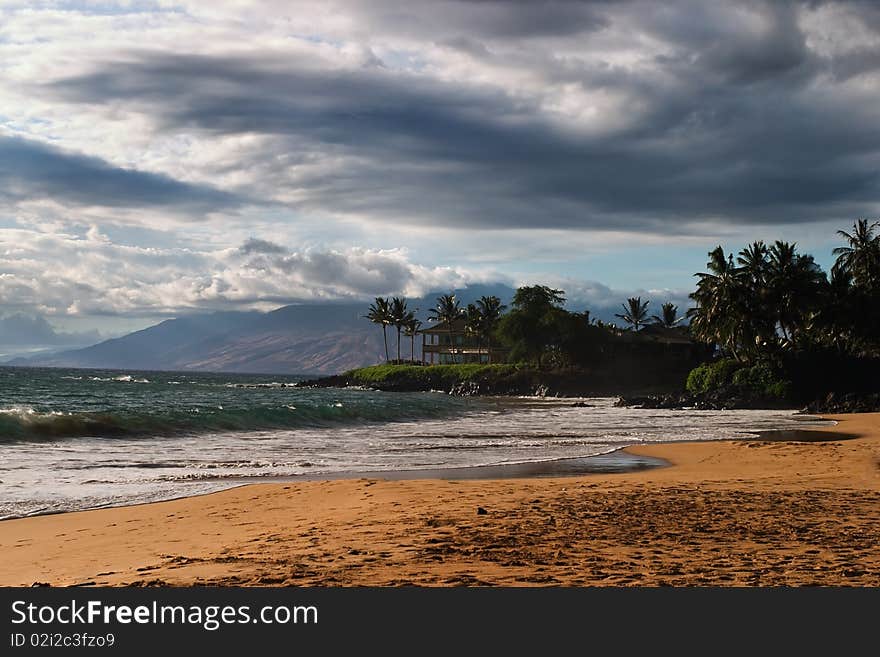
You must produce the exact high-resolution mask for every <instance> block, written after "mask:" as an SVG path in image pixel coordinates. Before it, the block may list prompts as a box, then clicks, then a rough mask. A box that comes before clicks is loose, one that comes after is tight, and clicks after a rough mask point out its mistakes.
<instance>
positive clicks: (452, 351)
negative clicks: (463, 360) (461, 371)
mask: <svg viewBox="0 0 880 657" xmlns="http://www.w3.org/2000/svg"><path fill="white" fill-rule="evenodd" d="M449 354H450V357H451V358H452V364H453V365H455V363H456V362H457V361H456V358H455V339H454V338H453V335H452V324H450V325H449Z"/></svg>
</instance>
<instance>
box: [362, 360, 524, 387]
mask: <svg viewBox="0 0 880 657" xmlns="http://www.w3.org/2000/svg"><path fill="white" fill-rule="evenodd" d="M519 369H520V368H519V367H517V366H516V365H479V364H476V363H475V364H467V365H373V366H371V367H362V368H359V369H356V370H351V371H350V372H346V373H345V374H344V376H345V377H346V378H347V379H348V380H349V381H350V382H351V383H352V384H354V385H361V386H365V387H387V386H392V387H400V386H405V387H414V388H415V387H417V388H420V389H437V390H440V389H446V388H448V387H449V386H452V385H455V384H458V383H468V382H477V383H481V382H486V381H494V380H497V379H499V378H501V377H505V376H509V375H511V374H514V373H516V372H517V371H518V370H519Z"/></svg>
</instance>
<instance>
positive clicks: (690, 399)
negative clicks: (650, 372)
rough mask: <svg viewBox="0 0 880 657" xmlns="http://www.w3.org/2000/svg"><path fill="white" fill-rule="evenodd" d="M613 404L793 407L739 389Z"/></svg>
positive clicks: (676, 407) (622, 400)
mask: <svg viewBox="0 0 880 657" xmlns="http://www.w3.org/2000/svg"><path fill="white" fill-rule="evenodd" d="M615 406H619V407H622V406H632V407H636V408H665V409H672V410H680V409H684V408H693V409H697V410H713V411H723V410H732V409H769V408H772V409H776V408H793V406H792V404H791V402H787V401H782V400H778V399H767V398H766V397H762V396H758V395H751V394H748V393H744V392H742V391H741V390H737V391H727V390H718V391H714V392H710V393H706V394H702V395H691V394H689V393H687V392H680V393H670V394H664V395H647V396H642V397H635V396H633V397H621V398H620V399H618V400H617V402H616V403H615Z"/></svg>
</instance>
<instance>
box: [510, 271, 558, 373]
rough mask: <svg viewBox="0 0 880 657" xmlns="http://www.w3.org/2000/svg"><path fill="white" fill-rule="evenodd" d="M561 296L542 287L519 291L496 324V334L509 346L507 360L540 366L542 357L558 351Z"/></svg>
mask: <svg viewBox="0 0 880 657" xmlns="http://www.w3.org/2000/svg"><path fill="white" fill-rule="evenodd" d="M563 303H565V293H564V292H563V291H562V290H556V289H553V288H550V287H547V286H545V285H533V286H526V287H520V288H519V289H517V291H516V294H515V295H514V297H513V303H512V304H511V306H512V308H511V311H510V312H509V313H507V314H506V315H505V316H504V317H503V318H502V319H501V321H500V323H499V326H498V333H499V335H500V336H501V338H502V339H503V340H504V341H505V342H506V343H507V344H509V345H510V346H511V358H513V359H514V360H516V359H523V360H526V361H528V362H533V363H536V364H537V365H538V367H542V366H543V362H544V357H545V356H546V355H547V354H548V353H550V352H552V351H554V350H555V349H557V348H558V344H559V340H560V323H561V321H562V320H563V318H564V316H565V315H567V313H566V312H565V311H564V310H563V309H562V304H563Z"/></svg>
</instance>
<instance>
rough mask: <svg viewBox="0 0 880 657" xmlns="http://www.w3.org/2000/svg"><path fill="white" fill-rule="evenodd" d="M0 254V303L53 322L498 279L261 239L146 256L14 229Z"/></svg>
mask: <svg viewBox="0 0 880 657" xmlns="http://www.w3.org/2000/svg"><path fill="white" fill-rule="evenodd" d="M0 253H3V254H4V258H3V260H2V261H0V305H2V307H4V308H5V309H8V310H9V311H12V312H19V313H28V314H31V315H33V314H39V315H45V316H48V317H50V318H51V317H100V316H114V315H124V316H137V315H140V316H145V317H156V316H160V315H169V314H178V313H190V312H198V311H205V310H223V309H261V310H270V309H274V308H277V307H278V306H281V305H284V304H287V303H292V302H298V301H335V300H344V299H348V300H352V299H357V300H365V299H368V298H370V297H373V296H376V295H390V294H404V295H406V296H411V297H415V296H420V295H422V294H424V293H426V292H428V291H430V290H435V289H438V288H441V289H452V288H456V287H463V286H465V285H467V284H468V283H471V282H485V281H488V280H496V279H497V278H499V276H498V275H497V274H494V273H492V272H487V271H469V270H464V269H459V268H451V267H426V266H424V265H419V264H416V263H413V262H410V260H409V259H408V257H407V255H406V253H405V252H403V251H400V250H370V249H362V248H350V249H346V250H320V249H316V248H306V249H300V250H294V249H290V248H288V247H285V246H283V245H280V244H277V243H273V242H270V241H267V240H261V239H257V238H253V239H250V240H248V241H246V242H245V243H244V244H243V245H241V246H240V247H238V248H231V249H212V250H207V249H203V250H195V249H192V248H189V247H185V246H181V247H177V248H139V247H133V246H127V245H123V244H118V243H115V242H113V241H112V240H110V239H109V238H108V237H107V236H106V235H103V234H101V233H100V232H99V231H96V230H89V231H87V232H86V233H85V235H77V234H73V233H71V234H63V233H54V234H48V233H41V232H37V231H31V230H22V229H17V230H0Z"/></svg>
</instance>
